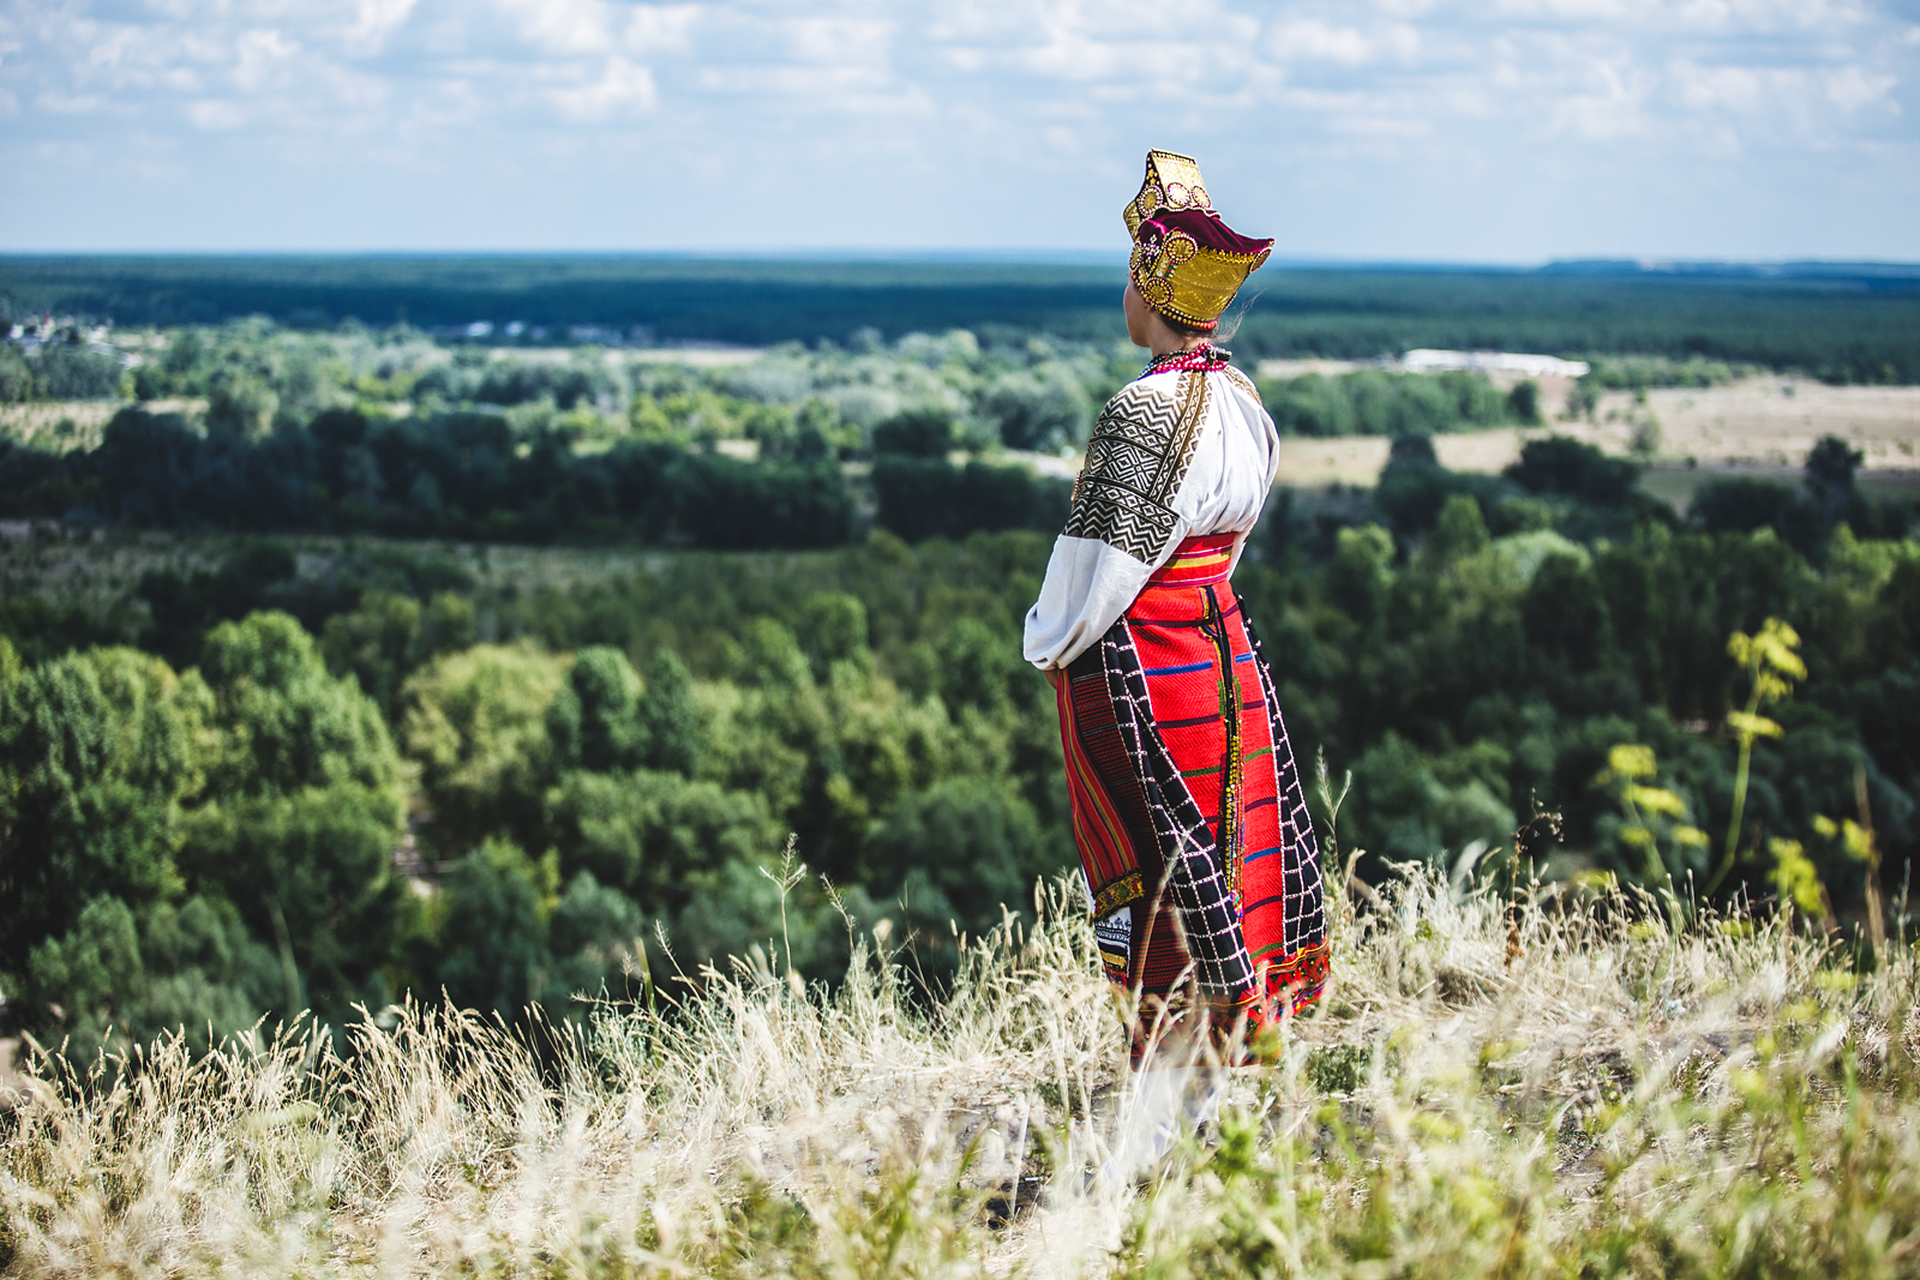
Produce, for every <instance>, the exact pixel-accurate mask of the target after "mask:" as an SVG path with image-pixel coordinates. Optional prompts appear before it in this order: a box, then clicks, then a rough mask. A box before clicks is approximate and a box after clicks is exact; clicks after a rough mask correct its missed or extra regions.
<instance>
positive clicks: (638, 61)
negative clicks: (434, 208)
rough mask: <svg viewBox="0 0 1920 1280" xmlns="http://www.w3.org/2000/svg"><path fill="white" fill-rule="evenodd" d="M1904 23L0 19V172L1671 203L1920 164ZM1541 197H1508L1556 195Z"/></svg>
mask: <svg viewBox="0 0 1920 1280" xmlns="http://www.w3.org/2000/svg"><path fill="white" fill-rule="evenodd" d="M1904 3H1905V0H1288V2H1287V3H1285V4H1275V3H1270V2H1267V0H1186V3H1184V4H1183V5H1182V6H1181V7H1180V8H1179V9H1178V10H1169V9H1167V7H1166V6H1165V4H1164V0H1023V2H1020V3H1014V4H1009V3H1007V2H1006V0H942V2H941V3H939V4H936V5H929V4H925V3H913V2H910V0H674V2H672V3H652V2H650V0H0V95H3V96H0V113H6V112H11V113H12V118H11V119H9V122H8V127H7V130H6V131H4V134H3V135H0V162H4V160H5V158H6V157H7V156H8V155H28V154H37V153H35V152H34V151H33V148H35V147H36V146H39V145H41V144H46V143H52V142H55V141H58V140H61V139H66V140H67V141H70V142H71V141H75V140H78V141H82V142H86V143H88V144H89V145H92V146H94V147H95V148H96V149H98V150H99V152H100V153H101V154H103V155H116V154H118V155H121V156H122V159H121V160H120V161H119V166H120V171H123V172H129V173H131V172H140V173H149V172H150V173H153V174H159V173H161V172H163V171H165V172H178V173H188V174H191V173H196V172H199V171H200V170H199V169H197V168H196V166H199V165H211V164H213V163H214V161H213V160H212V159H211V158H210V157H212V156H214V155H215V152H214V151H213V150H212V149H211V148H210V146H209V144H208V143H207V142H206V141H205V139H204V136H203V135H204V134H205V133H207V132H219V133H222V134H225V135H227V136H226V137H225V138H224V139H223V140H222V141H221V142H220V143H219V144H218V147H219V148H220V151H219V153H218V154H219V155H221V156H222V157H227V156H228V155H229V153H231V152H232V151H233V149H234V148H236V147H241V148H248V149H250V150H249V151H248V154H252V155H255V156H257V157H260V158H261V161H262V163H263V164H283V165H294V164H296V163H298V164H308V165H319V164H324V165H325V166H327V167H329V168H330V169H331V170H333V171H337V172H339V173H340V174H343V175H359V176H360V177H362V178H365V179H367V180H369V181H371V182H372V183H374V184H375V185H378V184H380V183H382V182H404V181H408V180H411V179H412V178H413V177H414V176H416V175H419V174H425V173H429V172H431V173H434V174H436V175H439V178H440V180H441V181H442V182H443V185H445V184H454V185H453V186H449V187H448V188H447V189H448V190H450V191H452V190H457V189H458V185H457V184H458V183H460V182H472V183H480V184H491V185H489V186H487V187H486V191H487V192H488V194H487V195H486V196H485V197H484V198H476V199H475V200H474V201H473V203H474V205H475V206H476V207H477V208H478V207H494V206H500V207H504V206H505V205H506V204H510V203H511V201H512V199H519V198H523V197H522V196H521V195H520V193H522V192H524V193H525V194H524V199H526V200H529V201H532V200H534V199H535V198H536V195H537V193H538V192H540V191H542V190H548V191H550V190H551V189H552V182H554V181H568V182H571V183H574V184H575V185H577V183H578V182H581V181H608V182H612V181H615V177H617V175H620V174H623V173H626V172H629V171H637V170H635V166H634V165H633V164H631V163H629V162H630V161H631V160H633V159H635V158H637V157H640V156H646V157H648V158H649V159H650V160H651V159H652V158H653V157H655V156H659V155H667V154H671V155H672V156H673V157H675V159H674V160H673V161H672V163H675V164H677V165H678V166H679V167H680V168H681V169H682V170H683V171H684V172H685V173H686V174H687V181H688V182H690V183H692V182H695V181H697V182H698V183H700V184H703V185H702V190H703V191H704V192H705V193H706V195H707V197H708V198H707V201H706V204H705V206H704V207H706V208H708V209H710V210H712V209H723V208H728V207H738V208H741V209H754V208H761V207H764V208H766V209H767V210H769V211H772V212H770V213H769V215H768V216H769V217H772V216H773V214H774V213H784V212H785V211H786V210H787V209H788V208H789V207H791V206H793V205H795V204H796V203H797V204H800V205H802V206H805V207H819V208H826V207H829V206H830V205H833V204H835V203H836V202H839V201H843V200H844V197H845V193H846V192H847V191H848V190H850V189H853V188H855V187H857V186H858V185H859V184H862V183H864V184H868V185H870V186H871V187H872V188H873V189H874V191H876V192H878V193H880V204H885V205H886V207H887V208H889V209H892V210H894V213H895V214H900V213H903V212H910V210H909V206H910V205H911V204H912V202H913V201H914V200H916V199H919V200H925V201H926V202H928V205H929V208H932V209H935V210H938V211H940V212H939V215H938V216H942V217H947V218H948V219H949V223H947V224H942V225H948V226H950V227H951V228H952V229H951V230H950V231H943V232H941V233H940V234H942V235H954V236H960V237H962V238H964V237H965V235H967V234H969V233H968V232H967V231H966V230H965V229H964V227H963V224H961V223H957V222H952V221H951V219H953V218H956V217H958V216H959V215H957V214H955V213H952V212H951V211H953V210H957V209H959V208H962V207H963V206H964V203H965V200H964V196H965V193H966V192H967V191H969V190H973V189H977V188H978V187H979V185H980V184H982V183H988V184H991V183H994V182H997V181H1000V180H1002V179H1003V177H1004V179H1005V180H1007V181H1017V182H1020V183H1022V184H1024V186H1025V188H1026V189H1028V190H1030V191H1035V192H1043V193H1050V194H1047V195H1046V196H1045V199H1047V200H1052V201H1055V202H1057V203H1058V204H1059V207H1060V209H1062V210H1067V209H1068V208H1069V206H1072V207H1073V208H1075V209H1077V207H1078V206H1077V205H1076V204H1074V202H1077V201H1080V200H1082V199H1086V200H1089V201H1090V200H1091V196H1090V195H1087V196H1083V195H1082V193H1083V192H1090V191H1092V190H1093V189H1094V188H1096V187H1099V186H1101V185H1102V184H1105V183H1108V182H1114V181H1119V182H1122V183H1123V184H1124V182H1125V181H1127V180H1129V178H1130V177H1131V176H1135V175H1134V170H1135V169H1137V166H1138V164H1139V152H1140V151H1141V150H1143V149H1144V147H1145V146H1146V145H1148V144H1149V143H1150V142H1151V143H1154V144H1165V145H1181V146H1188V147H1191V148H1193V149H1195V150H1196V151H1200V152H1203V153H1204V155H1205V156H1207V157H1211V159H1209V161H1208V163H1209V165H1210V169H1209V172H1210V174H1211V173H1213V171H1214V169H1215V168H1220V169H1221V171H1222V172H1223V173H1225V174H1229V175H1232V176H1230V177H1224V178H1215V179H1213V181H1214V185H1216V186H1217V187H1220V189H1221V190H1222V191H1223V192H1224V191H1226V190H1228V189H1230V188H1231V187H1232V186H1234V185H1237V186H1238V187H1239V188H1240V189H1241V190H1243V191H1262V190H1265V191H1269V192H1272V193H1274V194H1273V196H1272V198H1273V199H1275V200H1276V201H1278V200H1281V199H1282V198H1283V194H1282V193H1285V197H1286V198H1291V196H1292V195H1294V194H1297V193H1298V191H1300V190H1302V189H1305V188H1306V187H1309V186H1312V185H1313V184H1325V185H1327V187H1328V189H1345V188H1347V187H1352V186H1353V185H1354V184H1357V183H1363V182H1375V183H1377V184H1380V187H1381V189H1382V190H1386V191H1398V190H1400V189H1401V188H1402V187H1404V186H1405V185H1406V184H1409V183H1415V182H1429V183H1432V184H1434V190H1435V191H1436V192H1439V191H1441V190H1448V191H1453V192H1455V201H1454V202H1455V203H1456V204H1461V203H1467V202H1470V201H1471V200H1473V199H1477V198H1479V190H1480V189H1479V187H1478V186H1476V185H1475V184H1476V183H1477V182H1479V181H1480V179H1481V177H1484V175H1486V174H1490V173H1503V174H1516V175H1525V174H1527V173H1528V172H1529V166H1530V165H1531V164H1533V163H1535V161H1534V160H1533V159H1529V160H1528V161H1527V162H1526V163H1521V164H1516V162H1515V161H1514V159H1513V157H1514V156H1515V155H1516V154H1524V155H1526V156H1528V157H1543V156H1555V155H1564V156H1569V157H1572V156H1577V157H1579V163H1580V164H1581V165H1583V166H1585V167H1586V168H1587V169H1597V168H1599V167H1604V166H1605V165H1607V164H1613V163H1618V164H1620V165H1622V166H1627V167H1629V168H1631V167H1634V166H1637V168H1638V171H1644V172H1647V173H1650V174H1658V175H1664V178H1663V180H1666V181H1670V182H1672V183H1675V184H1679V185H1684V184H1686V183H1688V182H1690V181H1693V180H1695V178H1696V175H1697V173H1698V171H1699V168H1700V165H1699V161H1700V159H1701V157H1703V156H1704V157H1708V158H1711V157H1715V156H1720V157H1731V156H1736V155H1737V156H1742V157H1745V159H1744V160H1743V163H1745V164H1755V163H1758V162H1757V161H1756V159H1755V158H1756V157H1759V156H1763V155H1764V156H1768V157H1773V158H1774V159H1773V160H1770V161H1769V163H1775V162H1778V163H1782V164H1784V163H1786V161H1785V160H1784V159H1781V158H1782V157H1792V158H1796V159H1795V161H1794V162H1795V163H1805V164H1809V165H1829V166H1843V165H1846V164H1853V165H1858V166H1874V165H1878V166H1893V165H1896V164H1898V163H1902V162H1904V163H1906V164H1908V165H1910V166H1911V167H1912V168H1913V169H1914V170H1915V171H1916V172H1920V156H1917V155H1916V137H1915V126H1914V123H1913V121H1912V116H1913V114H1914V113H1913V112H1911V111H1908V110H1905V108H1906V107H1907V106H1908V105H1909V104H1910V103H1911V102H1912V101H1913V99H1914V97H1915V86H1916V82H1917V81H1920V25H1916V24H1915V23H1914V22H1913V21H1912V20H1911V18H1903V17H1901V16H1900V12H1899V8H1900V5H1902V4H1904ZM1907 12H1909V13H1910V12H1911V10H1910V9H1908V10H1907ZM8 104H11V105H8ZM134 120H137V121H139V122H140V125H141V127H144V128H148V129H151V130H153V131H154V133H153V135H152V136H150V137H148V138H146V139H145V141H142V142H136V141H134V140H132V137H131V135H130V134H128V133H127V132H126V130H127V127H128V122H129V121H134ZM169 130H171V131H172V132H171V133H169V132H168V131H169ZM169 143H170V144H171V145H172V146H173V147H174V148H175V150H174V151H173V152H171V153H169V158H168V160H167V164H166V165H163V166H159V167H158V168H155V167H153V166H148V167H147V168H146V169H142V168H140V165H141V163H142V161H143V157H144V155H145V153H146V152H147V151H148V150H151V149H153V148H156V147H161V146H163V145H167V144H169ZM1820 157H1825V158H1824V159H1821V158H1820ZM223 162H225V161H224V160H223ZM568 166H574V167H573V168H571V169H570V168H569V167H568ZM1623 171H1628V170H1627V169H1623ZM1783 172H1784V170H1783ZM1823 172H1830V173H1834V174H1840V173H1841V170H1840V169H1837V168H1835V169H1829V170H1825V171H1823ZM608 175H615V176H608ZM827 175H832V177H831V179H829V177H828V176H827ZM1476 175H1478V176H1476ZM1842 176H1844V175H1842ZM22 180H23V181H31V175H28V176H27V177H25V178H23V179H22ZM106 180H108V178H107V176H106V171H105V170H103V178H102V181H106ZM152 180H153V181H156V182H157V181H159V180H160V179H159V178H158V177H155V178H153V179H152ZM1530 180H1531V181H1533V182H1534V183H1536V184H1541V185H1538V187H1537V189H1536V188H1535V187H1529V186H1527V185H1526V183H1527V182H1528V181H1529V179H1527V178H1524V177H1515V178H1513V179H1512V181H1514V182H1515V183H1516V184H1518V185H1516V186H1515V187H1514V188H1513V189H1512V190H1511V191H1509V193H1508V196H1507V198H1508V199H1509V200H1514V199H1518V200H1521V201H1525V200H1532V199H1538V198H1542V197H1540V196H1539V195H1538V191H1539V190H1544V189H1545V187H1544V184H1546V183H1547V179H1546V178H1545V177H1536V178H1533V179H1530ZM1556 180H1558V179H1556ZM1795 180H1796V181H1801V182H1804V181H1805V179H1804V178H1799V179H1795ZM1780 181H1781V182H1782V183H1783V184H1784V183H1786V182H1787V179H1785V178H1782V179H1781V180H1780ZM1222 183H1226V184H1228V185H1226V186H1222V185H1221V184H1222ZM1449 183H1451V184H1452V185H1451V186H1449V185H1448V184H1449ZM1884 185H1886V186H1887V188H1888V190H1889V191H1893V190H1905V189H1906V187H1903V186H1901V185H1900V183H1899V182H1895V181H1891V180H1890V181H1889V182H1888V183H1886V184H1884ZM1908 185H1909V186H1910V185H1912V184H1911V183H1909V184H1908ZM477 189H478V188H476V190H477ZM1783 190H1785V187H1784V186H1783ZM921 192H924V194H916V193H921ZM776 193H780V194H776ZM449 198H452V197H451V196H449ZM1783 198H1784V197H1783ZM1889 198H1891V197H1889ZM1434 199H1435V200H1439V199H1440V197H1439V196H1438V195H1436V196H1435V197H1434ZM614 203H617V201H615V202H614ZM877 207H878V206H877V205H876V208H877ZM532 216H534V215H529V217H532ZM741 216H742V217H745V216H747V215H745V214H742V215H741ZM871 216H872V217H873V219H874V222H873V224H872V225H873V226H875V227H886V228H893V227H897V226H900V225H908V226H911V225H916V224H915V223H914V218H913V216H906V217H896V218H895V220H894V221H893V222H891V223H889V222H886V221H885V220H884V219H885V218H886V217H888V216H893V215H884V214H882V213H880V212H875V213H874V214H872V215H871ZM915 216H917V215H915ZM1071 216H1073V217H1078V216H1079V215H1078V213H1077V212H1076V213H1073V214H1072V215H1071ZM1108 221H1110V219H1108ZM716 225H717V224H716ZM742 225H746V224H744V223H743V224H742ZM780 225H781V226H782V227H783V228H784V227H786V226H788V225H789V224H788V223H786V222H781V223H780ZM821 225H822V226H823V227H825V226H826V225H827V223H826V222H825V221H824V220H823V222H822V224H821ZM834 225H835V226H836V227H838V228H839V230H838V231H837V232H836V234H840V235H842V236H853V237H858V236H859V235H861V234H863V233H862V232H861V231H860V230H859V228H860V227H861V226H862V225H866V224H861V223H859V222H857V220H856V221H852V222H846V221H842V222H839V223H835V224H834ZM1103 225H1104V224H1103ZM4 226H5V224H4V214H3V213H0V230H4ZM699 230H700V231H701V233H702V234H718V232H709V230H708V229H707V228H706V227H705V226H704V225H703V226H702V227H700V228H699ZM822 234H826V232H824V231H823V232H822ZM1916 235H1920V232H1917V233H1916Z"/></svg>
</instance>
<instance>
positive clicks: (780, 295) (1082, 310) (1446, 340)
mask: <svg viewBox="0 0 1920 1280" xmlns="http://www.w3.org/2000/svg"><path fill="white" fill-rule="evenodd" d="M1124 282H1125V274H1124V271H1123V270H1122V269H1121V264H1120V263H1119V262H1118V260H1115V261H1114V263H1113V264H1112V265H1084V264H1072V263H987V262H981V263H963V262H924V261H923V262H906V261H903V262H866V263H854V262H825V261H810V262H771V261H765V260H757V261H737V262H725V261H704V262H688V261H684V260H674V259H660V258H644V257H637V256H623V255H556V256H551V257H544V258H543V257H529V256H521V255H514V256H509V257H497V256H440V255H435V256H433V257H427V258H409V257H404V256H385V255H383V256H380V257H375V258H343V257H325V258H301V257H296V256H277V255H276V256H272V257H264V258H263V257H240V256H223V257H219V258H192V257H166V258H139V257H80V256H55V255H38V256H25V255H14V256H9V257H4V258H0V318H6V317H8V316H11V317H12V318H14V319H21V318H24V317H25V316H26V315H28V314H39V313H41V312H43V311H53V312H56V313H73V314H84V315H90V316H93V317H97V318H99V319H101V320H112V321H114V322H115V323H118V324H122V325H182V324H220V323H223V322H226V321H228V320H230V319H233V318H237V317H243V316H249V315H264V316H268V317H271V318H273V319H275V320H276V321H279V322H282V323H286V324H291V325H297V326H301V327H306V328H323V327H329V326H333V325H337V324H340V323H342V322H344V321H347V320H349V319H352V318H355V317H357V318H358V319H359V320H360V321H364V322H365V323H367V324H370V325H375V326H388V325H394V324H409V323H410V324H413V325H419V326H433V327H442V328H446V329H449V330H451V329H454V328H455V327H457V326H465V325H467V324H468V323H469V322H473V321H482V322H486V321H492V322H494V323H495V326H496V328H495V332H494V333H493V334H490V335H489V339H490V340H493V339H495V338H497V337H498V336H499V332H500V330H501V329H502V328H504V326H505V324H506V323H507V322H509V321H515V320H517V321H520V322H523V323H524V324H525V325H526V326H528V334H529V338H528V340H531V338H530V334H531V331H532V330H533V329H542V328H544V329H546V330H547V331H548V336H549V337H554V336H559V335H564V334H565V333H566V332H567V331H568V330H569V329H570V328H571V327H574V326H578V325H579V324H580V322H581V320H582V318H583V317H584V318H590V319H591V320H592V322H593V324H592V326H590V327H592V328H595V329H606V328H613V329H617V330H619V331H620V332H621V333H622V334H623V335H629V336H634V337H637V338H639V339H640V340H642V341H669V340H700V341H710V342H711V341H720V342H735V343H748V344H754V345H765V344H773V343H780V342H788V341H797V342H803V343H814V342H816V341H818V340H819V339H821V338H830V339H832V340H833V341H835V342H839V343H847V342H849V341H850V340H851V338H852V337H853V335H855V334H856V333H857V332H859V331H860V330H862V329H868V328H872V329H875V330H877V331H879V332H880V333H881V335H882V336H884V337H885V338H887V339H889V340H893V339H897V338H899V337H901V336H902V335H905V334H908V333H911V332H915V331H918V332H923V333H934V332H942V331H946V330H951V329H970V330H973V331H975V332H977V333H981V334H987V335H991V336H992V337H991V340H992V341H995V342H998V341H1002V340H1008V341H1016V342H1017V341H1019V340H1020V338H1022V337H1024V336H1025V335H1027V334H1031V333H1035V332H1047V333H1051V334H1054V335H1057V336H1058V337H1060V338H1063V339H1068V340H1073V341H1091V342H1096V343H1099V344H1103V345H1110V344H1111V343H1113V342H1115V341H1116V340H1118V339H1120V338H1121V336H1122V332H1123V331H1122V327H1121V324H1120V317H1119V307H1118V299H1119V293H1120V289H1121V286H1122V285H1123V284H1124ZM1242 310H1243V311H1244V319H1243V321H1242V323H1241V324H1240V326H1239V330H1238V333H1237V334H1236V337H1235V341H1236V342H1237V343H1239V344H1241V345H1242V347H1243V349H1244V350H1245V352H1246V353H1247V354H1248V355H1251V356H1323V357H1330V358H1341V359H1359V360H1370V359H1373V358H1375V357H1378V356H1382V355H1389V356H1390V355H1397V354H1399V353H1400V352H1402V351H1406V350H1408V349H1409V348H1414V347H1442V348H1452V349H1457V350H1475V349H1504V350H1508V351H1540V352H1548V353H1553V354H1558V355H1566V356H1578V357H1582V358H1591V357H1593V356H1605V355H1617V354H1635V353H1638V354H1646V355H1656V356H1664V357H1667V358H1671V359H1676V360H1684V359H1687V358H1689V357H1704V358H1707V359H1711V360H1719V361H1732V362H1744V363H1750V364H1756V365H1761V366H1765V367H1767V368H1771V369H1777V370H1781V371H1783V372H1784V371H1792V372H1799V373H1802V374H1806V375H1808V376H1814V377H1820V378H1824V379H1826V380H1828V381H1833V382H1870V383H1872V382H1879V383H1884V382H1903V383H1912V382H1914V381H1916V380H1920V354H1916V353H1920V277H1916V275H1915V274H1914V272H1913V271H1912V269H1911V268H1899V267H1894V268H1858V267H1847V266H1834V267H1824V268H1823V267H1814V268H1802V269H1798V270H1788V271H1760V272H1750V273H1745V274H1742V273H1739V272H1721V273H1701V272H1694V273H1687V272H1644V271H1639V270H1637V269H1634V268H1632V267H1631V265H1630V264H1629V265H1627V266H1625V267H1622V266H1620V265H1618V264H1615V265H1612V266H1602V267H1600V268H1595V267H1593V266H1591V265H1590V264H1589V265H1588V266H1586V267H1583V268H1579V269H1560V268H1554V267H1548V268H1544V269H1541V270H1537V271H1518V270H1502V269H1428V270H1422V269H1418V268H1352V267H1307V266H1299V265H1284V264H1280V263H1272V264H1269V265H1268V266H1267V267H1266V268H1265V269H1264V270H1262V271H1261V272H1260V273H1259V275H1257V276H1256V277H1254V291H1253V292H1252V293H1250V294H1249V296H1248V299H1247V305H1246V306H1245V307H1244V308H1243V309H1242ZM636 331H638V332H637V333H636Z"/></svg>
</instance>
